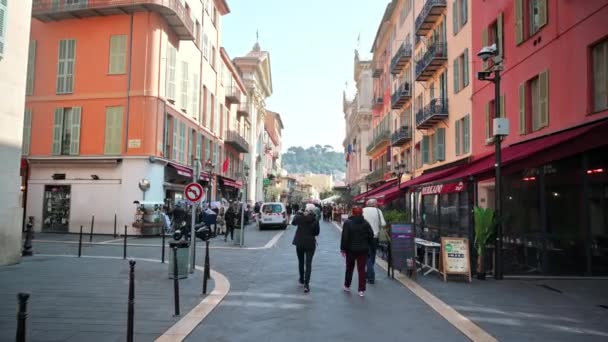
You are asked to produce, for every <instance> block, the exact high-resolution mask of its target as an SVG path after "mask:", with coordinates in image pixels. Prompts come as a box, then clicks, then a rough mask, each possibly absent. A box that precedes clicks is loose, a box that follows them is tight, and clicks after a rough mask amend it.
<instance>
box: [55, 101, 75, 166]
mask: <svg viewBox="0 0 608 342" xmlns="http://www.w3.org/2000/svg"><path fill="white" fill-rule="evenodd" d="M81 112H82V108H80V107H71V108H70V107H68V108H56V109H55V113H54V116H53V155H78V154H79V153H80V114H81Z"/></svg>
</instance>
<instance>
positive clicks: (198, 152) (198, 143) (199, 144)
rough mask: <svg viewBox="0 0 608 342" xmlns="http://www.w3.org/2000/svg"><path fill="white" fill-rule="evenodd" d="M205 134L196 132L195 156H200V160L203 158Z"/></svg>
mask: <svg viewBox="0 0 608 342" xmlns="http://www.w3.org/2000/svg"><path fill="white" fill-rule="evenodd" d="M202 140H203V136H202V135H201V134H200V133H196V151H194V156H195V158H198V160H203V158H202V156H201V147H202V144H203V141H202Z"/></svg>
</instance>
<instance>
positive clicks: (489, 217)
mask: <svg viewBox="0 0 608 342" xmlns="http://www.w3.org/2000/svg"><path fill="white" fill-rule="evenodd" d="M473 213H474V216H475V247H476V248H477V279H480V280H485V279H486V270H485V263H484V260H485V258H484V257H485V249H486V245H487V243H488V242H489V241H491V239H492V236H493V235H494V228H495V226H496V225H495V223H494V210H493V209H491V208H480V207H475V208H474V209H473Z"/></svg>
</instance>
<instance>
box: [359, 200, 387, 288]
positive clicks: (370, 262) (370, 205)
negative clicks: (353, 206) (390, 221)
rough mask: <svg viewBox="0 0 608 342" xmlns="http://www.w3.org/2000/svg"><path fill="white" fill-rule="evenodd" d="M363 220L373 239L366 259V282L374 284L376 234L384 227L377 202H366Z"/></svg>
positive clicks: (384, 223) (384, 222) (382, 216)
mask: <svg viewBox="0 0 608 342" xmlns="http://www.w3.org/2000/svg"><path fill="white" fill-rule="evenodd" d="M363 218H365V220H366V221H367V222H369V224H370V225H371V226H372V230H373V231H374V239H373V241H372V243H371V245H370V248H369V256H368V258H367V282H368V283H370V284H374V283H375V282H376V272H375V270H374V265H375V264H376V249H378V233H379V232H380V229H382V228H383V227H384V226H386V221H384V215H382V211H381V210H380V209H379V208H378V201H376V199H373V198H372V199H370V200H368V201H367V206H366V207H365V208H363Z"/></svg>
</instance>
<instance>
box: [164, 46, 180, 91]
mask: <svg viewBox="0 0 608 342" xmlns="http://www.w3.org/2000/svg"><path fill="white" fill-rule="evenodd" d="M176 63H177V50H176V49H175V48H174V47H173V46H170V45H169V47H168V48H167V75H166V79H167V89H166V90H165V91H166V97H167V99H170V100H173V101H175V76H176V75H175V68H176Z"/></svg>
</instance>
